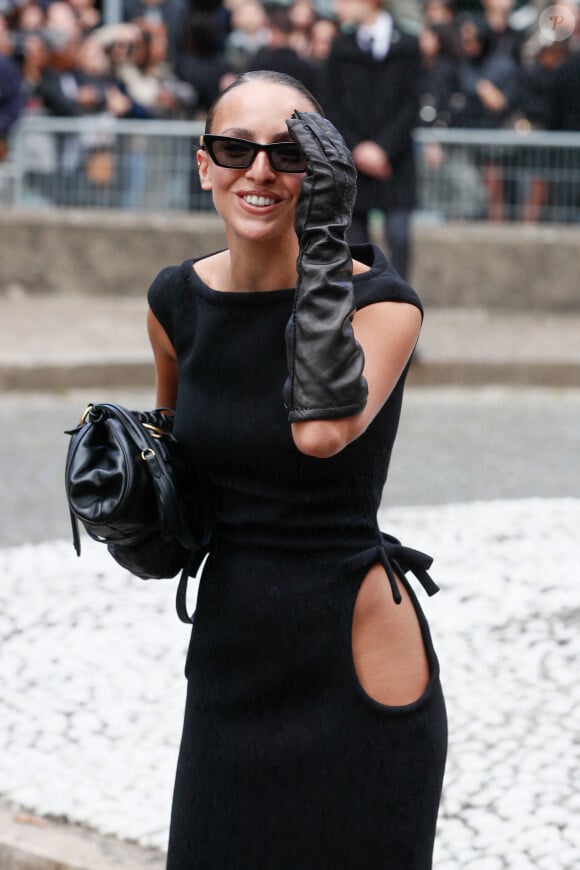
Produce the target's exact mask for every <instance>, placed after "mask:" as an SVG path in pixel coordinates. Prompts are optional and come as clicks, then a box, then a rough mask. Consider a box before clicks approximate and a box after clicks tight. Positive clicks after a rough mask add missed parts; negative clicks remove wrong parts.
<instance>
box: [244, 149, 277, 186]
mask: <svg viewBox="0 0 580 870" xmlns="http://www.w3.org/2000/svg"><path fill="white" fill-rule="evenodd" d="M246 175H248V176H249V177H250V178H260V179H265V178H275V177H276V173H275V171H274V170H273V169H272V166H271V165H270V161H269V159H268V155H267V154H266V152H265V151H258V153H257V154H256V156H255V157H254V159H253V161H252V162H251V164H250V165H249V166H248V168H247V170H246Z"/></svg>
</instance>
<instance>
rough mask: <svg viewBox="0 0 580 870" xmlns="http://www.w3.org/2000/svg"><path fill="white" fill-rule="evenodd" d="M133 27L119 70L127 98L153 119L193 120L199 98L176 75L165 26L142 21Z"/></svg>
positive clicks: (158, 22)
mask: <svg viewBox="0 0 580 870" xmlns="http://www.w3.org/2000/svg"><path fill="white" fill-rule="evenodd" d="M133 25H134V30H133V31H132V33H133V38H132V39H131V40H130V43H129V46H128V52H127V54H126V56H125V58H124V59H123V60H122V62H120V63H118V64H117V66H116V74H117V76H118V78H119V79H120V80H121V81H122V82H123V84H124V86H125V88H126V91H127V94H128V95H129V96H130V97H131V99H132V100H134V101H135V102H136V103H138V104H139V105H141V106H143V107H144V108H145V109H146V110H147V111H148V113H149V114H150V116H151V117H153V118H190V117H192V114H193V111H194V109H195V106H196V104H197V94H196V92H195V91H194V89H193V87H192V85H191V84H189V83H188V82H184V81H183V80H181V79H179V78H178V77H177V76H176V74H175V73H174V71H173V68H172V66H171V64H170V62H169V56H168V53H167V52H168V42H167V29H166V27H165V25H164V23H163V22H162V21H152V20H150V19H148V18H141V19H137V20H136V21H134V22H133Z"/></svg>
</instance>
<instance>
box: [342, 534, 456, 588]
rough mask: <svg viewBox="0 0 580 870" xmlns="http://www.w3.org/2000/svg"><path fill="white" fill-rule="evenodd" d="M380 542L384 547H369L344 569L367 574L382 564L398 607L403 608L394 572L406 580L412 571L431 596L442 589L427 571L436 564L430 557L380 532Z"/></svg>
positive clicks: (345, 562) (347, 561)
mask: <svg viewBox="0 0 580 870" xmlns="http://www.w3.org/2000/svg"><path fill="white" fill-rule="evenodd" d="M381 539H382V543H381V544H377V545H375V546H374V547H367V549H365V550H362V551H361V552H360V553H357V554H356V556H352V557H350V558H349V559H346V560H345V561H344V563H343V564H344V567H345V568H347V569H354V570H357V569H359V568H360V569H362V568H364V569H366V570H368V569H369V568H371V567H372V566H373V565H376V564H377V563H380V564H381V565H382V566H383V568H384V569H385V573H386V575H387V578H388V580H389V585H390V587H391V592H392V595H393V601H394V602H395V604H400V603H401V601H402V597H401V593H400V590H399V587H398V585H397V580H396V577H395V572H396V573H397V574H398V575H399V576H400V577H403V576H404V575H405V574H407V573H408V572H409V571H410V572H411V573H412V574H414V575H415V577H416V578H417V580H418V581H419V583H420V584H421V586H422V587H423V589H424V590H425V592H426V593H427V595H429V596H432V595H435V594H436V593H437V592H439V587H438V586H437V584H436V583H435V582H434V581H433V579H432V578H431V576H430V575H429V573H428V569H429V568H430V567H431V565H432V564H433V558H432V557H431V556H429V555H427V553H422V552H421V551H420V550H414V549H413V548H412V547H405V546H403V544H401V542H400V541H399V540H398V539H397V538H395V537H393V535H387V534H386V533H385V532H381Z"/></svg>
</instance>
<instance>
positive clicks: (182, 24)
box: [123, 0, 189, 69]
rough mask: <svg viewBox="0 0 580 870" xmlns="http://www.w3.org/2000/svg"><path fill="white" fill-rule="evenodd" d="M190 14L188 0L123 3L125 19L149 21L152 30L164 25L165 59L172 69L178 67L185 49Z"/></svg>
mask: <svg viewBox="0 0 580 870" xmlns="http://www.w3.org/2000/svg"><path fill="white" fill-rule="evenodd" d="M188 15H189V6H188V3H187V2H186V0H124V5H123V19H124V20H125V21H140V22H142V23H143V22H147V26H150V29H151V30H153V28H154V27H155V25H158V24H163V25H164V31H165V40H166V42H167V45H166V49H165V59H166V60H167V63H168V64H169V65H170V66H171V67H172V69H177V68H178V66H179V62H180V58H181V55H182V53H183V51H184V38H185V34H186V33H187V19H188ZM143 26H144V28H145V25H143Z"/></svg>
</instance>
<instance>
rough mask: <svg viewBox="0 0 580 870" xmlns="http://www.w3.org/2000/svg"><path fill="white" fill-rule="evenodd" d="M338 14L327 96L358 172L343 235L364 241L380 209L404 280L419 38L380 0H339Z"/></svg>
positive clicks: (330, 112)
mask: <svg viewBox="0 0 580 870" xmlns="http://www.w3.org/2000/svg"><path fill="white" fill-rule="evenodd" d="M336 14H337V17H338V19H339V21H340V22H341V24H342V25H343V26H344V29H343V31H342V32H341V33H340V34H339V35H338V36H337V38H336V39H335V41H334V43H333V45H332V49H331V52H330V56H329V58H328V62H327V68H326V88H325V99H326V101H327V106H328V115H329V117H330V119H331V120H332V121H333V122H334V124H335V125H336V126H337V128H338V129H339V130H340V132H341V133H342V135H343V136H344V137H345V139H346V142H347V144H348V146H349V148H350V149H351V150H352V153H353V158H354V161H355V165H356V168H357V170H358V179H357V186H358V193H357V200H356V203H355V208H354V213H353V218H352V227H351V231H350V235H349V240H350V242H351V244H361V243H366V242H368V240H369V217H370V215H371V212H372V211H373V210H378V211H380V212H382V214H383V215H384V227H385V236H386V241H387V245H388V248H389V251H390V256H391V262H392V264H393V266H394V268H395V269H396V270H397V272H398V273H399V274H400V275H401V276H402V277H403V278H407V276H408V274H409V268H410V259H411V214H412V211H413V209H414V208H415V205H416V176H415V157H414V146H413V139H412V132H413V128H414V127H415V125H416V123H417V116H418V112H419V76H420V71H421V54H420V51H419V42H418V40H417V38H416V37H415V36H413V35H411V34H408V33H404V32H403V31H402V30H400V29H399V28H398V27H397V25H396V24H395V22H394V20H393V17H392V16H391V15H390V14H389V12H388V11H387V10H386V9H385V8H384V7H383V5H382V2H381V0H337V3H336Z"/></svg>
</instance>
